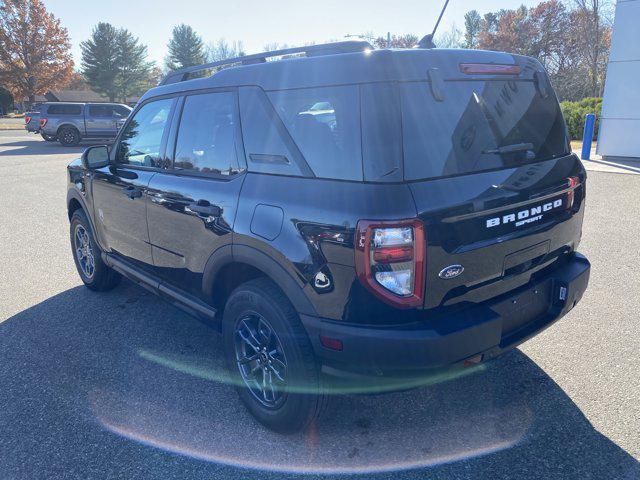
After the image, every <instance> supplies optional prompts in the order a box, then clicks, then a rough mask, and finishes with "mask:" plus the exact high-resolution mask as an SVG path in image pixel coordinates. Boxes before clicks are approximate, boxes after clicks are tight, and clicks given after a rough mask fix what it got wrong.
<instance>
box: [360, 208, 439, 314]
mask: <svg viewBox="0 0 640 480" xmlns="http://www.w3.org/2000/svg"><path fill="white" fill-rule="evenodd" d="M355 249H356V250H355V260H356V271H357V273H358V278H359V279H360V281H361V282H362V284H363V285H364V286H365V287H366V288H367V289H368V290H369V291H371V292H372V293H373V294H374V295H376V296H377V297H378V298H380V299H381V300H383V301H384V302H386V303H388V304H390V305H393V306H395V307H399V308H412V307H418V306H421V305H422V303H423V299H424V275H425V272H424V269H425V252H426V240H425V233H424V224H423V223H422V222H421V221H420V220H417V219H414V220H403V221H398V222H377V221H369V220H361V221H359V222H358V227H357V234H356V245H355Z"/></svg>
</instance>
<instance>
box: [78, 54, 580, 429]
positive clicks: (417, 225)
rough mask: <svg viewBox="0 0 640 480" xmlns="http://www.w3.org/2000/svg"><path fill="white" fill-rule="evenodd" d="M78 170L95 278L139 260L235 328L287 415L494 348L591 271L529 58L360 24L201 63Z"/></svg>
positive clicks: (89, 271) (556, 128) (238, 380)
mask: <svg viewBox="0 0 640 480" xmlns="http://www.w3.org/2000/svg"><path fill="white" fill-rule="evenodd" d="M203 70H209V71H213V74H212V75H211V76H207V77H206V78H190V77H193V76H198V75H199V76H202V73H201V72H202V71H203ZM68 174H69V189H68V211H69V218H70V220H71V245H72V248H73V254H74V259H75V262H76V265H77V267H78V271H79V273H80V276H81V278H82V280H83V282H84V283H85V284H86V285H87V286H88V287H89V288H91V289H94V290H107V289H109V288H112V287H114V286H115V285H116V283H117V282H118V280H119V278H120V276H121V275H124V276H126V277H128V278H130V279H131V280H133V281H134V282H137V283H139V284H140V285H142V286H144V287H146V288H148V289H150V290H152V291H153V292H155V293H157V294H159V295H160V296H161V297H164V298H166V299H168V300H169V301H171V302H172V303H174V304H176V305H178V306H180V307H181V308H183V309H185V310H187V311H188V312H190V313H192V314H193V315H195V316H197V317H199V318H201V319H203V320H205V321H208V322H211V323H212V324H213V325H214V326H216V327H217V328H219V330H220V331H221V333H222V335H223V345H224V354H225V357H226V359H227V362H228V367H229V372H230V375H231V377H232V378H233V380H234V384H235V386H236V387H237V389H238V392H239V395H240V398H241V399H242V401H243V402H244V403H245V405H246V406H247V408H248V409H249V410H250V411H251V413H252V414H253V415H254V416H255V417H256V418H257V419H258V420H260V421H261V422H262V423H263V424H265V425H267V426H268V427H270V428H272V429H275V430H278V431H294V430H297V429H301V428H304V427H305V426H306V425H308V424H309V422H311V421H312V420H313V419H314V418H315V417H316V416H317V415H318V413H319V411H320V410H321V409H322V407H323V405H324V404H325V401H326V398H327V396H328V395H329V394H330V393H334V392H335V391H334V390H332V388H333V385H345V386H346V388H347V389H348V391H353V390H357V389H358V388H360V387H361V386H362V391H369V390H367V389H368V388H371V386H372V385H373V388H374V389H375V391H379V389H385V388H391V389H399V388H406V387H408V386H413V385H417V384H420V383H421V382H422V381H423V380H424V379H427V378H431V377H432V375H434V374H435V373H440V372H442V371H443V370H445V371H447V372H449V371H450V370H451V369H458V368H459V369H462V368H464V367H465V366H473V365H476V364H478V363H480V362H483V361H486V360H489V359H491V358H493V357H495V356H497V355H499V354H501V353H503V352H505V351H506V350H508V349H511V348H513V347H515V346H516V345H518V344H520V343H522V342H523V341H525V340H527V339H528V338H530V337H532V336H533V335H535V334H537V333H538V332H540V331H541V330H543V329H544V328H546V327H548V326H549V325H551V324H552V323H553V322H554V321H556V320H558V319H559V318H560V317H562V316H563V315H564V314H566V313H567V312H568V311H569V310H571V309H572V308H573V307H574V306H575V304H576V303H577V302H578V301H579V300H580V298H581V297H582V294H583V293H584V291H585V289H586V288H587V283H588V279H589V270H590V265H589V262H588V261H587V260H586V259H585V257H583V256H581V255H580V254H579V253H577V251H576V250H577V247H578V244H579V241H580V237H581V233H582V220H583V214H584V208H585V207H584V206H585V179H586V175H585V170H584V168H583V166H582V164H581V162H580V161H579V160H578V158H577V157H576V156H575V155H573V154H572V153H571V149H570V145H569V142H568V138H567V133H566V128H565V123H564V120H563V117H562V113H561V111H560V108H559V106H558V101H557V99H556V96H555V93H554V91H553V90H552V88H551V86H550V83H549V80H548V77H547V75H546V74H545V72H544V69H543V67H542V66H541V65H540V63H538V61H536V60H534V59H532V58H527V57H522V56H517V55H510V54H506V53H497V52H486V51H475V50H437V49H420V48H418V49H410V50H373V49H372V48H371V47H370V46H369V45H368V44H366V43H363V42H342V43H338V44H329V45H316V46H312V47H305V48H299V49H288V50H281V51H277V52H269V53H265V54H261V55H251V56H247V57H242V58H239V59H233V60H228V61H225V62H218V63H214V64H208V65H203V66H198V67H192V68H188V69H185V70H181V71H178V72H173V73H171V74H170V75H169V76H168V77H167V78H166V79H165V81H164V82H163V85H161V86H159V87H157V88H154V89H152V90H151V91H149V92H148V93H147V94H146V95H144V97H143V98H142V99H141V100H140V102H139V104H138V105H137V106H136V108H135V110H134V112H133V113H132V114H131V115H130V117H129V119H128V120H127V123H126V124H125V126H124V127H123V128H122V129H121V130H120V132H119V135H118V138H117V139H116V141H115V143H114V144H113V146H112V147H111V148H109V149H107V147H104V146H101V147H92V148H90V149H88V150H87V151H86V152H85V153H84V154H83V157H82V159H79V160H77V161H75V162H73V163H72V164H71V165H69V167H68ZM338 379H342V380H343V381H342V383H341V382H339V381H338ZM334 381H335V383H334ZM365 385H366V387H365ZM336 388H337V387H336ZM336 391H343V390H336Z"/></svg>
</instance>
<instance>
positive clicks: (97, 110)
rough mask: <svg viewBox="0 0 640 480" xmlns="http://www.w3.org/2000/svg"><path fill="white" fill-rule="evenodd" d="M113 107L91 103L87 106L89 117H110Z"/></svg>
mask: <svg viewBox="0 0 640 480" xmlns="http://www.w3.org/2000/svg"><path fill="white" fill-rule="evenodd" d="M112 113H113V107H110V106H109V105H91V106H90V107H89V116H90V117H100V118H111V116H112Z"/></svg>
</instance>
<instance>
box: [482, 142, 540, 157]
mask: <svg viewBox="0 0 640 480" xmlns="http://www.w3.org/2000/svg"><path fill="white" fill-rule="evenodd" d="M526 150H533V143H514V144H513V145H505V146H504V147H498V148H494V149H491V150H483V151H482V153H492V154H498V155H502V154H504V153H515V152H524V151H526Z"/></svg>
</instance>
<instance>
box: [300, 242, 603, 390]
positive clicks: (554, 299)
mask: <svg viewBox="0 0 640 480" xmlns="http://www.w3.org/2000/svg"><path fill="white" fill-rule="evenodd" d="M590 268H591V266H590V264H589V261H588V260H587V259H586V258H585V257H584V256H582V255H580V254H573V255H572V256H571V257H570V258H569V259H568V260H567V261H566V262H565V263H563V264H562V265H561V266H559V267H558V268H556V269H554V270H552V271H551V272H550V273H547V274H546V275H545V276H543V277H539V278H537V279H536V280H535V281H532V282H530V283H528V284H527V285H525V286H523V287H521V288H519V289H517V290H515V291H512V292H509V293H507V294H505V295H502V296H500V297H498V298H495V299H492V300H489V301H487V302H484V303H481V304H476V305H473V306H471V307H469V308H467V309H464V310H462V311H459V312H457V313H455V314H453V315H450V316H446V317H442V318H438V319H436V320H425V321H421V322H415V323H413V324H410V325H402V326H398V327H395V326H394V327H380V328H376V327H372V326H360V325H354V324H344V323H340V322H337V321H331V320H326V319H321V318H317V317H310V316H304V315H303V316H302V322H303V324H304V326H305V327H306V329H307V331H308V333H309V336H310V338H311V341H312V344H313V346H314V349H315V353H316V355H317V357H318V358H319V359H320V361H321V363H322V365H323V371H324V372H325V373H328V374H330V375H333V376H346V377H349V376H353V375H356V376H365V377H367V376H368V377H377V378H380V377H405V378H406V377H411V376H412V375H413V374H416V375H420V376H422V375H424V374H425V372H427V371H430V370H436V371H438V370H441V369H443V368H449V367H451V366H455V365H463V364H464V363H465V361H467V360H469V359H473V361H474V362H475V361H479V360H482V361H484V360H488V359H491V358H494V357H496V356H498V355H500V354H502V353H504V352H506V351H508V350H510V349H512V348H514V347H516V346H517V345H519V344H521V343H522V342H524V341H526V340H527V339H529V338H531V337H533V336H534V335H536V334H538V333H539V332H541V331H542V330H544V329H545V328H547V327H548V326H550V325H551V324H553V323H554V322H555V321H557V320H559V319H560V318H562V316H564V315H565V314H566V313H567V312H569V311H570V310H571V309H572V308H573V307H574V306H575V305H576V303H577V302H578V301H579V300H580V299H581V298H582V295H583V293H584V292H585V290H586V288H587V284H588V282H589V273H590ZM321 336H324V337H329V338H332V339H337V340H340V341H341V342H342V345H343V349H342V351H336V350H330V349H327V348H325V347H323V346H322V344H321V342H320V337H321ZM479 356H481V357H479Z"/></svg>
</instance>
